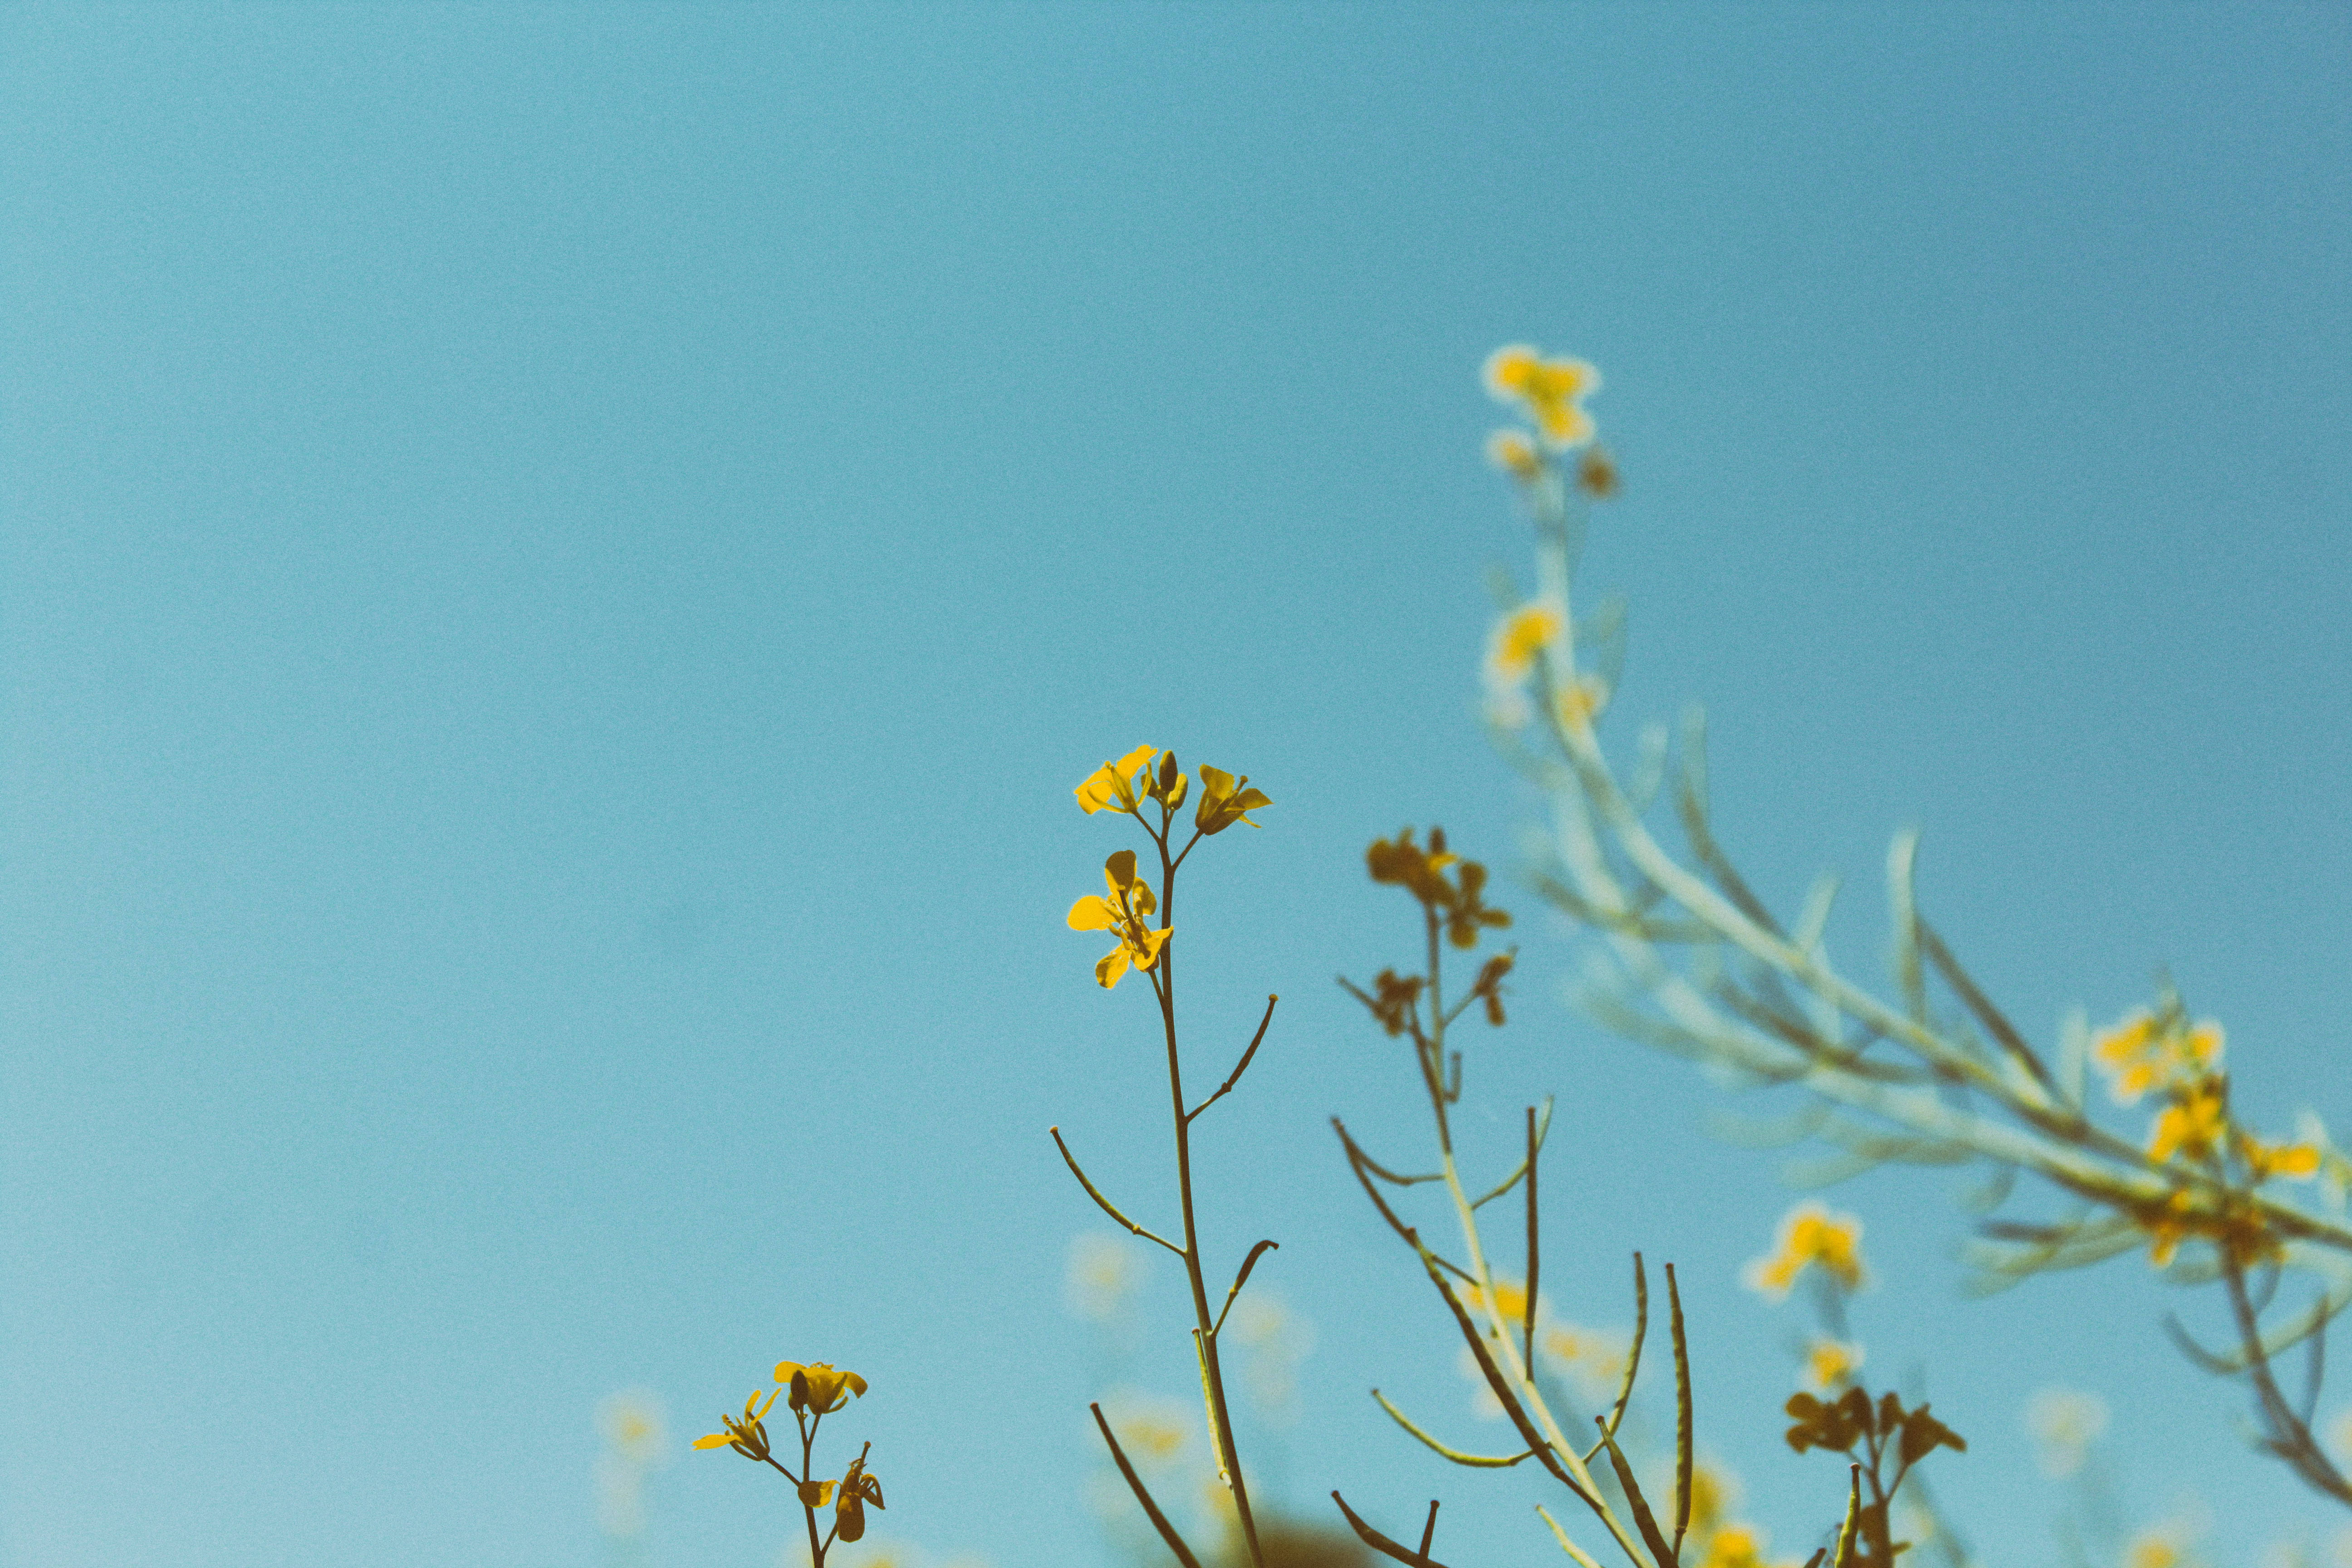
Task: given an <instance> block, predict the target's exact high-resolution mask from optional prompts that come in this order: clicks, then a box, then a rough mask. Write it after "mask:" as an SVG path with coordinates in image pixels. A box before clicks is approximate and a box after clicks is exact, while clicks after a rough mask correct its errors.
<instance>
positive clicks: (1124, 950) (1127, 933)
mask: <svg viewBox="0 0 2352 1568" xmlns="http://www.w3.org/2000/svg"><path fill="white" fill-rule="evenodd" d="M1203 771H1204V772H1205V771H1207V770H1205V769H1204V770H1203ZM1253 793H1255V792H1253ZM1103 885H1104V886H1105V887H1106V888H1108V889H1109V893H1108V897H1104V896H1097V895H1091V894H1090V895H1088V896H1087V897H1086V898H1083V899H1080V900H1078V901H1077V902H1076V903H1075V904H1072V905H1071V906H1070V913H1069V925H1070V929H1071V930H1072V931H1110V932H1112V933H1113V934H1115V935H1116V936H1117V937H1118V947H1116V948H1114V949H1112V950H1111V951H1110V952H1107V953H1105V954H1104V955H1103V956H1102V958H1101V960H1100V961H1099V962H1097V963H1096V964H1095V984H1097V985H1100V986H1101V987H1102V988H1103V989H1104V990H1106V991H1108V990H1109V989H1110V988H1111V987H1112V986H1114V985H1117V984H1118V983H1119V981H1120V979H1121V978H1122V977H1124V976H1125V975H1126V973H1127V971H1128V967H1129V965H1130V964H1131V965H1133V966H1134V967H1135V968H1138V969H1149V968H1150V967H1151V966H1152V965H1153V964H1155V963H1159V962H1160V949H1161V948H1163V947H1165V946H1167V945H1168V939H1169V937H1170V936H1171V935H1173V934H1174V928H1172V927H1167V926H1162V927H1159V928H1154V927H1153V926H1152V925H1150V923H1149V922H1150V919H1151V916H1152V913H1153V911H1155V910H1158V909H1159V908H1160V900H1157V899H1155V898H1153V897H1152V896H1151V884H1150V883H1149V882H1146V881H1144V880H1143V879H1141V878H1139V877H1138V876H1137V875H1136V874H1135V851H1134V850H1132V849H1121V850H1119V851H1118V853H1116V854H1114V855H1112V856H1111V858H1109V859H1108V860H1105V861H1104V862H1103Z"/></svg>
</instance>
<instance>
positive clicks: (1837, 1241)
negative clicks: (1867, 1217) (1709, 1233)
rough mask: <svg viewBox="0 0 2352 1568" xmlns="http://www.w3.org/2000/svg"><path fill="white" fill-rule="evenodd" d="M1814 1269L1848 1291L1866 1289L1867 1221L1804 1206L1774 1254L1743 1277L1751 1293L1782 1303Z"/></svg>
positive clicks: (1787, 1224)
mask: <svg viewBox="0 0 2352 1568" xmlns="http://www.w3.org/2000/svg"><path fill="white" fill-rule="evenodd" d="M1808 1268H1819V1269H1820V1270H1821V1271H1822V1273H1823V1274H1824V1275H1826V1276H1827V1277H1828V1278H1829V1279H1832V1280H1833V1281H1835V1282H1836V1283H1837V1284H1838V1285H1839V1286H1841V1287H1843V1289H1848V1290H1859V1289H1862V1286H1863V1283H1864V1278H1865V1276H1864V1270H1863V1265H1862V1221H1861V1220H1860V1219H1858V1218H1856V1217H1855V1216H1854V1215H1850V1214H1843V1215H1842V1214H1832V1213H1831V1212H1830V1211H1829V1209H1828V1208H1827V1207H1826V1206H1824V1205H1821V1204H1819V1203H1813V1202H1810V1201H1809V1202H1806V1203H1801V1204H1799V1205H1797V1206H1796V1207H1795V1208H1792V1209H1790V1211H1789V1212H1788V1213H1787V1214H1786V1215H1782V1216H1781V1218H1780V1234H1779V1235H1778V1236H1777V1237H1775V1238H1774V1239H1773V1243H1772V1250H1771V1251H1770V1252H1769V1253H1767V1254H1765V1255H1764V1256H1763V1257H1761V1258H1757V1259H1755V1260H1754V1261H1752V1262H1750V1263H1749V1264H1748V1267H1747V1268H1745V1269H1744V1270H1742V1271H1741V1273H1740V1279H1741V1281H1742V1282H1743V1283H1745V1284H1746V1285H1747V1287H1748V1289H1751V1290H1754V1291H1756V1292H1757V1293H1758V1294H1759V1295H1761V1296H1764V1297H1766V1298H1768V1299H1769V1300H1775V1301H1778V1300H1783V1299H1784V1298H1786V1297H1787V1295H1788V1294H1789V1292H1790V1289H1793V1288H1794V1287H1795V1285H1796V1283H1797V1277H1798V1276H1799V1275H1801V1274H1802V1273H1803V1272H1804V1271H1805V1270H1806V1269H1808Z"/></svg>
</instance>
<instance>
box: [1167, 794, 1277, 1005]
mask: <svg viewBox="0 0 2352 1568" xmlns="http://www.w3.org/2000/svg"><path fill="white" fill-rule="evenodd" d="M1273 804H1274V802H1273V801H1271V800H1269V799H1267V798H1266V794H1265V791H1264V790H1262V789H1251V788H1250V787H1249V774H1247V773H1244V774H1243V775H1242V776H1241V777H1240V778H1238V779H1237V778H1235V777H1234V775H1233V774H1231V773H1227V772H1225V770H1224V769H1223V768H1212V767H1205V766H1204V767H1202V769H1201V804H1200V805H1197V806H1194V807H1193V808H1192V826H1194V827H1196V828H1198V829H1200V830H1201V832H1202V833H1203V834H1211V835H1213V834H1218V833H1223V831H1224V830H1225V829H1226V828H1228V827H1231V826H1233V825H1234V823H1236V822H1249V825H1250V826H1252V827H1256V826H1261V825H1260V824H1258V823H1255V822H1250V819H1249V814H1250V813H1251V812H1253V811H1255V810H1256V809H1257V808H1258V807H1259V806H1262V805H1273ZM1144 967H1145V968H1147V969H1148V968H1150V965H1149V964H1146V965H1145V966H1144Z"/></svg>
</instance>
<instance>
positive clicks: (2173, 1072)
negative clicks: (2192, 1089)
mask: <svg viewBox="0 0 2352 1568" xmlns="http://www.w3.org/2000/svg"><path fill="white" fill-rule="evenodd" d="M2222 1045H2223V1039H2222V1035H2221V1025H2219V1024H2217V1023H2215V1022H2213V1020H2212V1019H2210V1018H2206V1019H2202V1020H2200V1022H2199V1023H2197V1024H2196V1025H2195V1026H2193V1027H2192V1026H2189V1021H2188V1019H2187V1018H2186V1017H2184V1016H2182V1015H2181V1012H2180V1009H2179V1004H2178V1003H2177V1002H2169V1003H2168V1005H2166V1007H2165V1009H2164V1011H2163V1014H2162V1015H2161V1016H2158V1014H2155V1013H2151V1012H2148V1011H2147V1010H2146V1009H2145V1008H2143V1009H2142V1010H2140V1011H2139V1012H2137V1013H2134V1014H2132V1015H2130V1016H2128V1017H2126V1018H2125V1019H2123V1020H2122V1021H2121V1022H2120V1023H2118V1024H2116V1026H2114V1027H2113V1028H2111V1029H2105V1030H2103V1031H2101V1033H2100V1034H2099V1036H2098V1037H2097V1038H2096V1039H2095V1040H2094V1041H2093V1042H2092V1044H2091V1058H2092V1059H2093V1060H2094V1061H2095V1062H2097V1063H2098V1064H2099V1068H2100V1070H2101V1071H2103V1072H2105V1073H2106V1074H2107V1076H2108V1078H2109V1079H2110V1081H2109V1083H2108V1085H2107V1092H2108V1093H2110V1094H2112V1095H2113V1096H2115V1100H2116V1104H2117V1105H2136V1104H2137V1103H2138V1101H2139V1098H2140V1096H2142V1095H2144V1094H2146V1093H2147V1092H2148V1090H2150V1089H2169V1088H2171V1087H2172V1086H2173V1085H2175V1084H2178V1083H2183V1082H2187V1081H2189V1080H2190V1079H2197V1078H2201V1077H2203V1076H2205V1075H2207V1074H2209V1073H2210V1072H2212V1071H2213V1070H2214V1069H2215V1068H2218V1067H2220V1066H2221V1047H2222Z"/></svg>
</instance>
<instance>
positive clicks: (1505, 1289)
mask: <svg viewBox="0 0 2352 1568" xmlns="http://www.w3.org/2000/svg"><path fill="white" fill-rule="evenodd" d="M1454 1297H1455V1298H1456V1299H1457V1300H1460V1301H1461V1303H1462V1310H1464V1311H1465V1312H1467V1313H1469V1314H1471V1316H1472V1318H1473V1319H1474V1320H1475V1319H1476V1318H1477V1317H1478V1316H1479V1315H1480V1314H1481V1313H1483V1312H1485V1311H1486V1291H1484V1290H1482V1289H1479V1288H1478V1287H1477V1286H1475V1285H1473V1284H1470V1283H1468V1282H1467V1281H1458V1282H1456V1283H1455V1284H1454ZM1527 1310H1528V1288H1527V1287H1526V1286H1525V1285H1523V1284H1521V1283H1520V1282H1519V1281H1517V1280H1516V1279H1497V1280H1496V1281H1495V1311H1496V1315H1497V1316H1499V1317H1500V1318H1501V1319H1502V1320H1503V1321H1504V1322H1505V1323H1506V1324H1510V1323H1517V1322H1521V1321H1525V1320H1526V1317H1527ZM1485 1327H1486V1332H1487V1333H1488V1334H1490V1335H1491V1334H1493V1333H1494V1326H1493V1325H1492V1324H1487V1325H1485Z"/></svg>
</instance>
